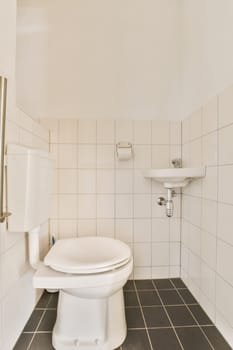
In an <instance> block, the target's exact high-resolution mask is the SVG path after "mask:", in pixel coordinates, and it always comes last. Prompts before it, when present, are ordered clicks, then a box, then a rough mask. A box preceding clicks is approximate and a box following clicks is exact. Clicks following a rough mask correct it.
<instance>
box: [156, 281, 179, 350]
mask: <svg viewBox="0 0 233 350" xmlns="http://www.w3.org/2000/svg"><path fill="white" fill-rule="evenodd" d="M152 283H153V285H154V287H155V290H156V292H157V295H158V297H159V299H160V302H161V305H162V307H163V310H164V312H165V313H166V315H167V318H168V320H169V322H170V324H171V326H172V327H171V328H172V329H173V331H174V333H175V335H176V338H177V340H178V343H179V344H180V347H181V349H182V350H185V349H184V347H183V345H182V343H181V341H180V338H179V337H178V334H177V332H176V330H175V327H174V325H173V323H172V320H171V318H170V316H169V314H168V312H167V310H166V307H165V305H164V303H163V300H162V299H161V297H160V295H159V292H158V289H157V288H156V285H155V284H154V281H152Z"/></svg>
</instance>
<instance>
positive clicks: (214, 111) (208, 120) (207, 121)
mask: <svg viewBox="0 0 233 350" xmlns="http://www.w3.org/2000/svg"><path fill="white" fill-rule="evenodd" d="M202 116H203V135H206V134H208V133H210V132H212V131H215V130H217V128H218V97H217V96H215V97H214V98H212V99H211V100H210V101H209V102H208V103H207V104H206V105H205V106H204V107H203V114H202Z"/></svg>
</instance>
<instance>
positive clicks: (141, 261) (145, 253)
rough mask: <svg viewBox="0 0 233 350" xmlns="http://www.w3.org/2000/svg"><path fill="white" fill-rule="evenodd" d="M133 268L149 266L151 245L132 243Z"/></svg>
mask: <svg viewBox="0 0 233 350" xmlns="http://www.w3.org/2000/svg"><path fill="white" fill-rule="evenodd" d="M133 249H134V266H151V244H150V243H134V245H133Z"/></svg>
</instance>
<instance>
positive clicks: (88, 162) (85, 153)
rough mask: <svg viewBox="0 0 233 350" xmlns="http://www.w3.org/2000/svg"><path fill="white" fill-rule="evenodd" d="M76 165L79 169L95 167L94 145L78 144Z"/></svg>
mask: <svg viewBox="0 0 233 350" xmlns="http://www.w3.org/2000/svg"><path fill="white" fill-rule="evenodd" d="M78 167H79V169H96V146H94V145H79V146H78Z"/></svg>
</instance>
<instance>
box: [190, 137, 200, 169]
mask: <svg viewBox="0 0 233 350" xmlns="http://www.w3.org/2000/svg"><path fill="white" fill-rule="evenodd" d="M202 160H203V153H202V138H199V139H195V140H193V141H192V142H190V145H189V162H190V166H191V167H199V166H201V165H202Z"/></svg>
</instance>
